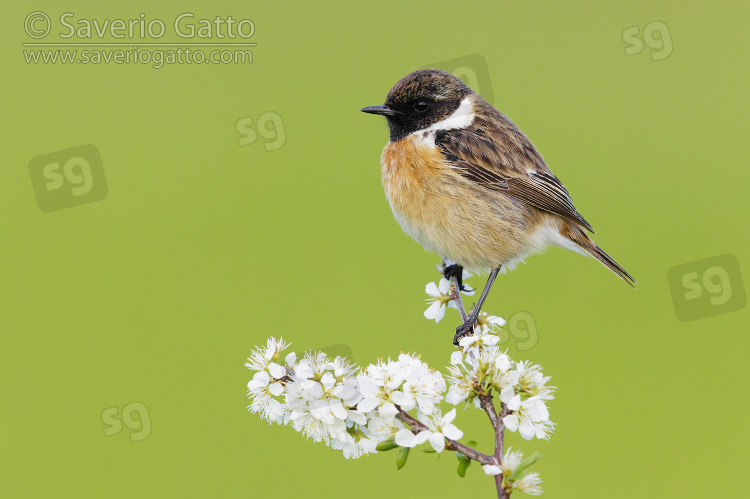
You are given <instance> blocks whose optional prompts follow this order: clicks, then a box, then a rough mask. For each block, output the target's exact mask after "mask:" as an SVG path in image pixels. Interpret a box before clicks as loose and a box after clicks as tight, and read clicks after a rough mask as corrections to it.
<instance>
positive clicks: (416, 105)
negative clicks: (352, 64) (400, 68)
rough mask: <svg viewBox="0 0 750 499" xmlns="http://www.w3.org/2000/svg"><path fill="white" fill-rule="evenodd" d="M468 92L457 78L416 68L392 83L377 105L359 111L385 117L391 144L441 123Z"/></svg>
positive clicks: (435, 71) (438, 71) (448, 74)
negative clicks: (384, 97) (382, 101)
mask: <svg viewBox="0 0 750 499" xmlns="http://www.w3.org/2000/svg"><path fill="white" fill-rule="evenodd" d="M471 93H472V90H471V89H470V88H469V87H467V86H466V85H465V84H464V83H463V82H462V81H461V80H460V79H458V78H456V77H455V76H453V75H452V74H450V73H448V72H446V71H441V70H439V69H420V70H419V71H414V72H413V73H409V74H408V75H406V76H404V77H403V78H401V80H399V82H398V83H396V84H395V85H394V86H393V88H392V89H391V91H390V92H388V97H387V98H386V99H385V103H384V104H382V105H380V106H370V107H366V108H364V109H362V111H363V112H365V113H371V114H380V115H383V116H385V117H386V118H388V127H389V128H390V130H391V142H395V141H397V140H401V139H403V138H404V137H406V136H407V135H409V134H411V133H413V132H416V131H419V130H424V129H425V128H427V127H429V126H430V125H432V124H434V123H437V122H439V121H442V120H444V119H445V118H447V117H448V116H450V115H451V114H453V112H454V111H455V110H456V109H458V107H459V106H460V105H461V101H462V100H463V99H464V97H466V96H467V95H469V94H471Z"/></svg>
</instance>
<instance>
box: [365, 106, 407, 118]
mask: <svg viewBox="0 0 750 499" xmlns="http://www.w3.org/2000/svg"><path fill="white" fill-rule="evenodd" d="M362 112H363V113H369V114H379V115H381V116H395V115H397V114H401V113H400V112H399V111H396V110H394V109H391V108H389V107H388V106H386V105H385V104H381V105H379V106H370V107H363V108H362Z"/></svg>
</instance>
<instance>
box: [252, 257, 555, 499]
mask: <svg viewBox="0 0 750 499" xmlns="http://www.w3.org/2000/svg"><path fill="white" fill-rule="evenodd" d="M438 268H439V269H440V268H441V267H440V266H439V267H438ZM470 275H471V274H469V273H468V272H464V274H463V276H462V278H463V279H466V278H467V277H470ZM425 291H426V292H427V294H428V295H429V296H430V298H428V301H429V302H430V306H429V308H428V309H427V310H426V311H425V314H424V315H425V317H427V318H428V319H434V320H435V322H439V321H440V320H441V319H442V318H443V316H444V315H445V311H446V309H447V308H456V309H457V310H458V311H459V313H460V314H461V315H462V318H463V317H464V316H465V315H466V311H465V310H464V308H463V303H462V300H461V296H460V295H461V293H463V294H467V295H471V294H473V293H474V290H473V289H472V288H471V287H469V286H468V285H465V286H463V287H460V286H459V283H458V279H457V278H456V277H455V276H454V284H453V286H451V284H450V283H449V282H448V280H447V279H445V278H443V279H441V280H440V282H439V283H438V284H436V283H429V284H428V285H427V286H426V288H425ZM504 324H505V321H504V320H503V319H502V318H500V317H495V316H491V315H488V314H487V313H484V312H483V313H481V314H479V316H478V318H477V323H476V324H475V326H474V330H473V334H471V335H469V336H466V337H464V338H462V339H461V341H460V342H459V349H458V350H456V351H453V353H452V354H451V356H450V365H449V366H447V371H448V374H447V376H445V377H444V376H443V374H442V373H440V372H439V371H437V370H435V369H433V368H431V367H430V366H428V365H427V364H426V363H425V362H422V361H421V360H420V358H419V356H418V355H416V354H408V353H401V354H400V355H399V356H398V357H397V358H396V359H390V358H389V359H388V360H383V359H382V358H381V359H380V360H379V361H378V362H377V363H376V364H370V365H368V366H366V367H360V366H357V365H356V364H353V363H352V362H350V361H349V360H348V359H346V358H344V357H336V358H335V359H330V358H328V357H327V356H326V354H325V353H323V352H308V353H306V354H305V355H304V357H303V358H302V359H298V358H297V355H296V354H295V353H294V352H292V353H288V354H284V350H286V349H287V348H288V346H289V345H288V344H287V343H286V342H285V341H284V340H283V339H281V338H279V339H278V340H277V339H275V338H270V339H269V340H268V342H267V344H266V345H265V346H260V347H256V348H255V349H254V350H253V352H252V353H251V355H250V357H249V358H248V362H247V363H246V364H245V365H246V366H247V367H248V368H249V369H251V370H252V371H254V374H253V377H252V380H251V381H250V382H249V383H248V385H247V387H248V397H249V398H250V401H251V404H250V406H248V409H249V410H250V411H251V412H253V413H255V414H257V415H258V416H259V417H260V418H261V419H263V420H265V421H266V422H268V423H269V424H273V423H277V424H282V425H284V426H291V427H292V429H294V430H295V431H297V432H299V433H301V434H302V435H303V436H305V437H306V438H307V439H312V440H313V441H315V442H322V443H325V444H326V445H328V446H330V447H331V448H333V449H337V450H340V451H342V453H343V455H344V457H345V458H354V459H356V458H359V457H361V456H364V455H367V454H373V453H378V452H379V451H380V452H383V451H388V450H391V449H395V448H400V451H399V458H398V460H397V461H396V464H397V466H398V468H399V469H400V468H401V467H403V466H404V465H405V464H406V462H407V458H408V456H409V452H410V450H411V449H412V448H414V447H417V446H420V445H423V444H425V443H429V444H430V446H431V448H432V449H425V452H437V453H441V452H444V451H450V452H455V453H456V457H457V459H458V468H457V472H458V475H459V476H461V477H462V478H463V477H464V476H466V472H467V469H468V468H469V466H470V465H471V463H472V462H473V461H476V462H478V463H479V464H480V465H481V466H482V470H483V471H484V473H485V474H487V475H492V476H494V479H495V483H496V486H497V491H498V498H500V499H508V498H509V497H510V494H511V493H512V492H515V491H519V492H525V493H527V494H540V493H541V492H542V489H541V487H540V483H541V480H540V479H539V475H538V474H537V473H534V472H530V471H529V468H530V467H531V465H532V464H533V463H534V462H535V461H536V460H537V459H538V458H539V456H538V455H537V454H534V455H532V456H529V457H527V458H524V457H523V455H522V454H521V452H519V451H514V450H512V449H511V448H507V449H505V447H504V433H505V431H506V430H507V431H510V432H516V431H517V432H518V433H519V434H520V435H521V437H522V438H524V439H526V440H529V439H532V438H534V437H536V438H541V439H546V438H548V437H549V434H550V433H551V432H552V430H553V428H554V425H553V423H552V422H550V420H549V411H548V409H547V401H549V400H551V399H552V398H553V392H554V387H551V386H548V385H547V382H548V381H549V377H546V376H544V375H542V371H541V368H540V367H539V366H537V365H533V364H531V363H530V362H526V361H524V362H516V361H513V360H512V359H511V358H510V357H509V356H508V354H507V352H501V351H500V349H499V348H498V347H497V343H498V342H499V340H500V338H499V337H498V336H497V335H496V334H494V333H496V328H498V327H500V326H502V325H504ZM496 399H497V400H498V403H499V407H500V409H499V411H498V410H497V409H496V406H495V400H496ZM444 402H445V403H447V404H451V405H454V406H456V405H464V406H465V407H470V406H471V405H472V403H473V405H474V407H476V408H482V409H483V410H484V411H485V412H486V413H487V416H488V417H489V419H490V423H491V425H492V428H493V433H494V441H495V442H494V443H495V451H494V454H493V455H486V454H482V453H481V452H478V451H477V450H476V449H475V447H476V443H473V442H467V443H462V442H461V439H462V438H463V435H464V434H463V431H461V430H460V429H458V428H457V427H456V426H455V425H454V424H453V420H454V419H455V417H456V408H452V409H451V410H449V411H448V412H447V413H443V409H442V405H443V403H444ZM412 411H413V412H412Z"/></svg>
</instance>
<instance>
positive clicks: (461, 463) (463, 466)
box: [456, 454, 471, 478]
mask: <svg viewBox="0 0 750 499" xmlns="http://www.w3.org/2000/svg"><path fill="white" fill-rule="evenodd" d="M461 455H462V456H463V454H461ZM463 457H464V458H463V459H459V460H458V468H456V473H458V476H460V477H461V478H464V477H465V476H466V470H467V469H468V468H469V466H470V465H471V459H469V458H467V457H466V456H463Z"/></svg>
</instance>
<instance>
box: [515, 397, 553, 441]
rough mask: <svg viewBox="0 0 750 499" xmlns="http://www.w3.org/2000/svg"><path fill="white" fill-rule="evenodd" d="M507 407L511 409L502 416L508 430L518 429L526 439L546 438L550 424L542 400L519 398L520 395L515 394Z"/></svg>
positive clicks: (549, 430)
mask: <svg viewBox="0 0 750 499" xmlns="http://www.w3.org/2000/svg"><path fill="white" fill-rule="evenodd" d="M508 409H509V410H510V411H513V412H512V413H511V414H509V415H507V416H505V417H504V418H503V423H504V424H505V427H506V428H507V429H508V430H510V431H516V430H518V433H520V435H521V436H522V437H523V438H524V439H526V440H531V439H532V438H533V437H534V436H536V437H537V438H548V434H549V433H550V432H551V430H552V424H551V423H550V422H549V411H548V410H547V406H546V405H545V403H544V401H543V400H541V399H540V398H538V397H531V398H528V399H526V400H521V396H520V395H515V396H514V397H513V398H512V399H511V400H510V401H509V402H508Z"/></svg>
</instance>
